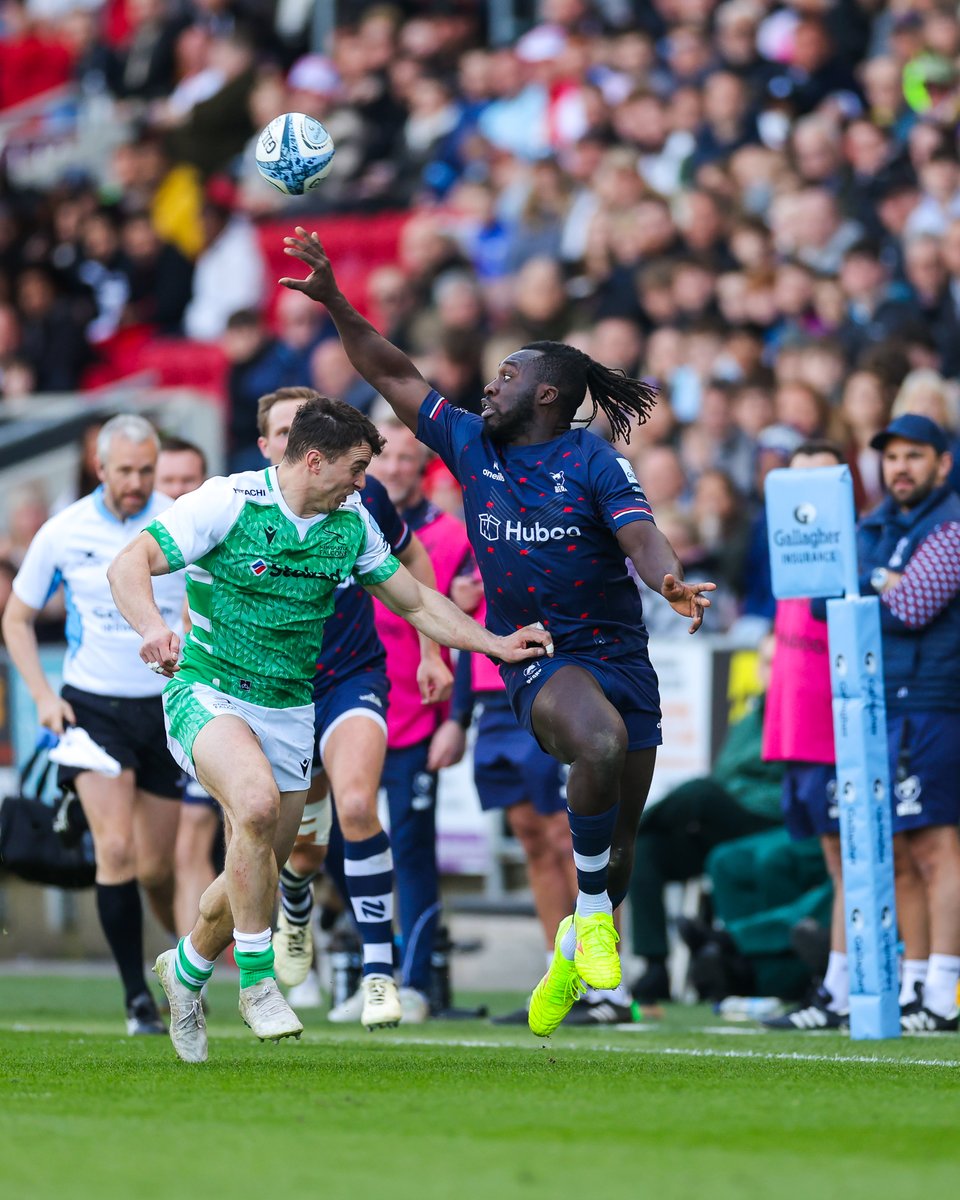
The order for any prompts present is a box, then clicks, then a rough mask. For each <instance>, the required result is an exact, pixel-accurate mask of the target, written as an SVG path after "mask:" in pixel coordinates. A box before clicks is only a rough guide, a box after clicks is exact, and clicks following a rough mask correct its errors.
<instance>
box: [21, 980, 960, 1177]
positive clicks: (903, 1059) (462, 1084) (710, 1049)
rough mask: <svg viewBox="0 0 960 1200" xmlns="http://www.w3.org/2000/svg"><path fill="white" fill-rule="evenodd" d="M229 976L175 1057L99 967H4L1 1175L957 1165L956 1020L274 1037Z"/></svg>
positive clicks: (683, 1012)
mask: <svg viewBox="0 0 960 1200" xmlns="http://www.w3.org/2000/svg"><path fill="white" fill-rule="evenodd" d="M235 989H236V985H235V984H233V983H231V982H230V981H229V980H227V981H224V982H220V983H218V984H216V985H215V986H214V988H213V991H212V1003H213V1015H212V1017H211V1021H210V1027H211V1035H212V1037H211V1053H210V1061H209V1062H208V1063H207V1064H206V1065H205V1066H202V1067H188V1066H185V1065H184V1064H182V1063H179V1062H178V1061H177V1060H176V1059H175V1057H174V1055H173V1052H172V1049H171V1047H170V1045H169V1043H168V1042H167V1040H166V1039H161V1038H138V1039H128V1038H126V1037H125V1036H123V1034H122V1026H121V1022H120V1021H119V1019H118V1014H117V985H116V984H115V983H114V982H113V981H112V980H109V979H105V978H98V979H86V978H84V979H73V978H27V977H20V976H0V1135H2V1141H0V1145H2V1147H3V1149H2V1156H0V1187H2V1193H3V1195H4V1196H9V1197H11V1198H14V1197H16V1198H18V1200H19V1198H20V1197H22V1198H24V1200H47V1198H52V1197H57V1198H58V1200H86V1198H87V1197H90V1198H94V1197H96V1198H110V1200H112V1198H113V1197H116V1198H117V1200H120V1198H123V1200H126V1198H128V1197H129V1198H131V1200H153V1198H154V1197H171V1198H173V1197H176V1198H177V1200H180V1198H181V1197H183V1198H186V1197H192V1196H201V1197H206V1196H225V1197H229V1198H231V1200H233V1198H234V1197H248V1196H249V1197H265V1198H266V1197H271V1198H272V1197H274V1196H279V1197H282V1198H284V1200H286V1198H287V1197H294V1196H297V1197H299V1196H303V1197H308V1196H309V1197H313V1196H316V1197H330V1198H336V1200H341V1198H343V1200H353V1198H354V1197H356V1198H358V1200H359V1198H364V1200H365V1198H366V1197H375V1196H383V1197H384V1200H388V1198H389V1200H407V1198H408V1197H410V1198H413V1197H419V1198H423V1200H433V1198H436V1200H473V1198H474V1197H477V1198H480V1197H483V1198H484V1200H499V1198H503V1197H505V1198H512V1197H515V1196H516V1197H539V1196H558V1197H564V1198H565V1200H572V1198H573V1197H577V1198H578V1200H579V1198H580V1197H584V1198H589V1197H592V1196H611V1197H620V1196H623V1197H627V1196H629V1197H634V1196H637V1197H648V1196H649V1197H656V1200H675V1198H685V1197H691V1198H693V1197H697V1198H700V1197H703V1198H705V1200H714V1198H725V1197H731V1198H733V1197H736V1200H752V1198H753V1197H766V1196H767V1195H771V1196H774V1197H777V1198H778V1200H779V1198H781V1197H782V1198H786V1200H791V1198H793V1197H797V1198H798V1200H799V1198H801V1197H802V1198H804V1200H806V1198H807V1197H816V1198H817V1200H831V1198H832V1197H837V1198H842V1200H860V1198H861V1197H863V1198H867V1197H869V1198H870V1200H877V1198H878V1197H886V1196H895V1197H897V1198H898V1200H909V1198H910V1197H913V1196H918V1195H924V1196H931V1195H946V1194H948V1192H947V1189H949V1188H955V1187H956V1184H957V1182H958V1181H960V1151H958V1142H960V1139H958V1135H957V1115H956V1114H957V1105H958V1101H960V1074H958V1072H960V1066H958V1065H957V1063H958V1062H960V1042H958V1041H957V1039H956V1038H954V1037H946V1038H943V1037H941V1038H924V1039H919V1038H913V1039H905V1040H903V1041H900V1042H894V1043H865V1042H859V1043H851V1042H850V1040H849V1039H848V1038H846V1037H844V1036H842V1035H838V1034H818V1035H813V1036H811V1035H787V1034H781V1035H773V1034H759V1035H757V1036H750V1035H747V1034H739V1035H738V1034H737V1033H735V1032H730V1033H727V1034H726V1035H725V1034H724V1033H723V1032H713V1031H714V1030H717V1029H718V1028H720V1027H722V1026H723V1023H722V1022H720V1021H719V1020H718V1019H717V1018H716V1017H715V1016H713V1014H711V1013H710V1012H709V1010H707V1009H705V1008H696V1009H679V1010H676V1011H671V1012H668V1014H667V1015H666V1017H665V1018H664V1019H663V1021H661V1022H659V1023H652V1022H651V1023H647V1024H645V1025H641V1026H637V1027H635V1028H634V1029H633V1030H631V1031H617V1030H614V1029H595V1030H584V1029H577V1030H569V1031H561V1032H559V1033H558V1034H557V1035H555V1036H554V1038H552V1039H551V1041H550V1043H549V1044H547V1045H544V1043H542V1042H539V1041H537V1040H536V1039H534V1038H532V1037H531V1036H530V1035H529V1034H528V1033H526V1032H525V1031H524V1030H522V1029H515V1028H512V1027H505V1026H492V1025H490V1024H489V1023H487V1022H482V1021H470V1022H458V1023H455V1024H454V1023H446V1022H442V1023H441V1022H434V1023H433V1024H429V1025H425V1026H419V1027H415V1028H409V1029H405V1030H404V1029H400V1030H397V1031H384V1032H383V1033H381V1034H379V1035H372V1034H367V1033H365V1032H363V1031H362V1030H361V1029H359V1028H354V1027H347V1028H344V1027H343V1026H331V1025H329V1024H328V1023H325V1022H324V1021H323V1018H322V1015H321V1014H319V1013H311V1012H307V1013H305V1014H303V1015H304V1017H305V1023H306V1025H307V1030H306V1032H305V1034H304V1037H303V1039H302V1040H301V1041H300V1042H299V1043H294V1042H285V1043H283V1044H281V1045H279V1046H273V1045H261V1044H260V1043H259V1042H257V1041H255V1040H254V1039H253V1038H252V1036H251V1035H250V1034H249V1032H248V1031H246V1030H245V1029H243V1027H242V1026H241V1024H240V1022H239V1018H237V1017H236V1016H235V1003H236V990H235ZM516 999H517V998H516V997H497V998H496V1003H497V1004H498V1007H499V1008H500V1010H504V1009H506V1008H508V1007H510V1005H511V1003H513V1002H515V1001H516ZM705 1030H706V1031H705ZM794 1054H797V1055H800V1056H803V1057H797V1058H793V1057H790V1056H791V1055H794ZM778 1055H779V1056H780V1057H777V1056H778ZM845 1060H846V1061H845ZM941 1064H942V1065H941Z"/></svg>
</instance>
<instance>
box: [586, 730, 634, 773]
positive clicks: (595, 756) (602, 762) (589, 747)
mask: <svg viewBox="0 0 960 1200" xmlns="http://www.w3.org/2000/svg"><path fill="white" fill-rule="evenodd" d="M626 753H627V731H626V730H625V729H624V728H623V726H622V725H621V726H619V727H618V726H615V725H614V726H605V727H601V728H600V729H590V730H584V733H583V735H582V740H581V742H580V747H579V752H578V754H577V761H581V762H586V763H588V764H589V765H590V766H592V767H594V768H598V769H600V770H603V771H611V772H612V771H616V772H617V773H618V774H619V772H620V770H621V768H622V766H623V760H624V758H625V757H626Z"/></svg>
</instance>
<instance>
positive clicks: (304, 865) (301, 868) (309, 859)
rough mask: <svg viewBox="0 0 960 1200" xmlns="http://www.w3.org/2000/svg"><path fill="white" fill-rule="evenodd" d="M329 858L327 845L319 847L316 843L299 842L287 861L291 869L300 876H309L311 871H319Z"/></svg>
mask: <svg viewBox="0 0 960 1200" xmlns="http://www.w3.org/2000/svg"><path fill="white" fill-rule="evenodd" d="M326 857H327V847H326V843H324V844H323V845H317V843H316V842H299V841H298V842H297V844H296V845H295V846H294V847H293V850H292V851H291V852H290V857H289V859H288V860H287V861H288V862H289V864H290V867H291V869H292V870H293V871H295V872H296V873H297V874H298V875H309V874H310V872H311V871H319V870H320V868H321V867H322V866H323V864H324V861H325V860H326Z"/></svg>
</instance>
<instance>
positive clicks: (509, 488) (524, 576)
mask: <svg viewBox="0 0 960 1200" xmlns="http://www.w3.org/2000/svg"><path fill="white" fill-rule="evenodd" d="M417 437H418V438H419V439H420V440H421V441H422V442H424V443H426V445H428V446H430V447H431V449H433V450H435V451H436V452H437V453H438V454H439V455H440V457H441V458H442V459H443V461H444V462H445V463H446V465H447V466H448V467H449V468H450V470H451V471H452V473H453V475H454V476H455V478H456V479H457V481H458V482H459V484H460V486H461V488H462V491H463V508H464V519H465V521H466V525H467V535H468V537H469V538H470V543H471V545H472V546H473V548H474V552H475V553H476V556H477V563H478V564H479V567H480V574H481V576H482V578H483V584H484V590H485V592H486V597H487V625H488V627H489V628H490V629H491V630H492V631H493V632H494V633H497V634H501V635H502V634H507V633H512V632H513V630H515V629H518V628H520V627H521V626H522V625H527V624H529V623H530V622H531V621H542V622H543V624H544V625H545V626H546V627H547V628H548V629H549V630H550V631H551V632H552V633H553V636H554V643H555V645H556V647H557V649H558V650H559V651H561V652H564V653H574V654H575V653H577V652H589V653H591V654H594V655H597V656H598V657H600V658H601V659H605V658H620V657H624V656H626V655H630V654H634V653H637V652H645V650H646V645H647V631H646V628H645V627H644V624H643V607H642V605H641V602H640V596H639V593H638V592H637V588H636V585H635V584H634V583H633V581H632V580H631V579H630V577H629V576H628V574H627V567H626V559H625V556H624V553H623V550H622V549H621V547H620V544H619V542H618V541H617V531H618V530H619V529H622V528H623V527H624V526H625V525H628V524H629V523H630V522H631V521H652V520H653V513H652V512H651V510H650V505H649V504H648V503H647V498H646V496H644V494H643V489H642V488H641V486H640V484H639V483H638V482H637V477H636V475H635V474H634V472H633V468H632V467H631V465H630V463H629V461H628V460H627V459H625V458H623V457H622V456H621V455H619V454H618V453H617V451H616V450H615V449H614V448H613V447H612V446H611V445H609V444H608V443H607V442H605V441H604V440H603V439H602V438H600V437H597V435H596V434H594V433H590V432H589V431H588V430H585V429H571V430H569V431H568V432H566V433H563V434H561V435H560V436H559V437H557V438H555V439H554V440H553V441H550V442H541V443H539V444H537V445H532V446H500V445H495V444H494V443H493V442H492V441H491V440H490V439H489V438H488V437H487V436H486V434H485V432H484V428H483V420H482V419H481V418H480V417H477V416H474V415H473V414H472V413H467V412H464V411H462V410H461V409H458V408H455V407H454V406H453V405H452V404H448V403H447V402H446V401H445V400H444V399H443V397H442V396H441V395H440V394H439V393H438V392H435V391H434V392H431V393H430V394H429V395H428V396H427V398H426V400H424V402H423V404H422V406H421V408H420V418H419V421H418V425H417Z"/></svg>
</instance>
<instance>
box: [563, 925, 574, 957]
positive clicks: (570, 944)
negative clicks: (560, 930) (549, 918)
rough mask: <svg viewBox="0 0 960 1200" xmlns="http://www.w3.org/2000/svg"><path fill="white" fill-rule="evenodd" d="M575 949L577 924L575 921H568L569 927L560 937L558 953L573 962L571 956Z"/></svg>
mask: <svg viewBox="0 0 960 1200" xmlns="http://www.w3.org/2000/svg"><path fill="white" fill-rule="evenodd" d="M576 950H577V926H576V924H575V922H573V921H571V922H570V928H569V929H568V930H567V932H566V933H565V934H564V935H563V937H562V938H561V939H560V953H561V954H562V955H563V957H564V958H565V959H566V960H567V962H573V956H574V954H575V953H576Z"/></svg>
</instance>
